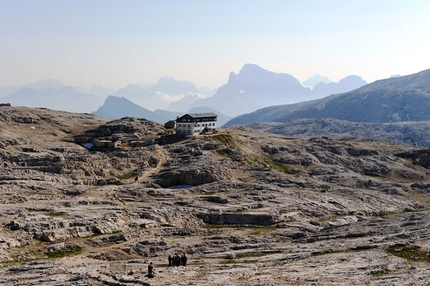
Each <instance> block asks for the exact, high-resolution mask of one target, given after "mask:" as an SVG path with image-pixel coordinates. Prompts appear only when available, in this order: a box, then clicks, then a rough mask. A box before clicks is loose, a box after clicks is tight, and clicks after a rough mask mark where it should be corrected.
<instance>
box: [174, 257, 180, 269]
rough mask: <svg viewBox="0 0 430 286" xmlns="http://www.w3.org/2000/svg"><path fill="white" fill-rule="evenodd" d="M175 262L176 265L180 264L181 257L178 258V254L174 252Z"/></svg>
mask: <svg viewBox="0 0 430 286" xmlns="http://www.w3.org/2000/svg"><path fill="white" fill-rule="evenodd" d="M175 263H176V266H177V267H178V266H179V265H181V259H180V258H179V255H178V254H176V255H175Z"/></svg>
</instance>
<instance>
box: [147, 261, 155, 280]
mask: <svg viewBox="0 0 430 286" xmlns="http://www.w3.org/2000/svg"><path fill="white" fill-rule="evenodd" d="M154 277H155V268H154V265H152V262H151V263H149V265H148V278H154Z"/></svg>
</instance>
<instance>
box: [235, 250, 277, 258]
mask: <svg viewBox="0 0 430 286" xmlns="http://www.w3.org/2000/svg"><path fill="white" fill-rule="evenodd" d="M268 254H269V253H264V252H261V251H254V252H243V253H238V254H236V259H240V258H249V257H262V256H266V255H268Z"/></svg>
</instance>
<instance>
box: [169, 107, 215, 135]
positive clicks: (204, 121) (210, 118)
mask: <svg viewBox="0 0 430 286" xmlns="http://www.w3.org/2000/svg"><path fill="white" fill-rule="evenodd" d="M217 117H218V115H216V114H215V113H212V112H209V113H189V114H185V115H183V116H181V117H179V118H177V119H176V134H177V135H180V136H192V135H198V134H200V133H202V132H203V131H204V130H205V129H206V130H207V131H216V129H217Z"/></svg>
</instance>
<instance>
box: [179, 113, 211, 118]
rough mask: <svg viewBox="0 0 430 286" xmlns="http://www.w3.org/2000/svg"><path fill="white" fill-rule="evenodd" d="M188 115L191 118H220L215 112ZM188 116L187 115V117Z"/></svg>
mask: <svg viewBox="0 0 430 286" xmlns="http://www.w3.org/2000/svg"><path fill="white" fill-rule="evenodd" d="M187 114H188V115H189V116H191V117H192V118H203V117H217V116H218V115H216V114H215V113H213V112H202V113H187ZM187 114H185V115H187Z"/></svg>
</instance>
